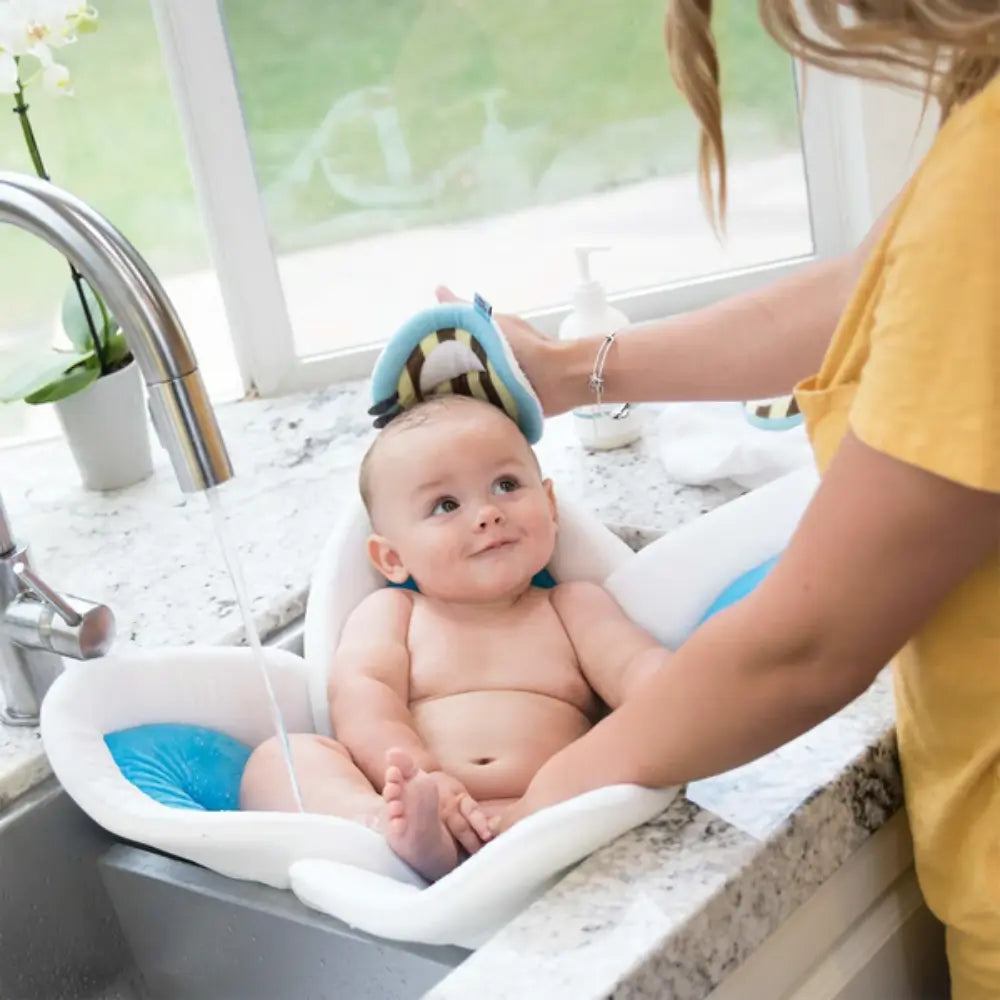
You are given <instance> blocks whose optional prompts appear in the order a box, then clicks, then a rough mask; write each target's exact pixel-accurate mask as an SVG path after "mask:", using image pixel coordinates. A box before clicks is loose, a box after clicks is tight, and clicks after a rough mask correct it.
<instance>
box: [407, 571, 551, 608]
mask: <svg viewBox="0 0 1000 1000" xmlns="http://www.w3.org/2000/svg"><path fill="white" fill-rule="evenodd" d="M534 576H535V574H534V573H523V572H518V573H502V572H498V573H495V574H493V578H492V579H487V580H483V579H481V578H477V577H476V576H473V577H464V578H463V577H462V576H461V575H457V574H456V576H455V577H453V578H452V579H450V580H449V581H448V582H447V583H443V584H442V585H441V586H436V585H435V584H434V582H431V583H429V584H428V583H426V582H425V583H423V584H420V592H421V593H422V594H424V596H426V597H432V598H434V599H435V600H439V601H447V602H449V603H450V604H495V603H497V602H498V601H503V600H506V599H508V598H511V597H516V596H518V595H520V594H523V593H524V592H525V591H526V590H528V589H529V588H530V587H531V581H532V580H533V579H534Z"/></svg>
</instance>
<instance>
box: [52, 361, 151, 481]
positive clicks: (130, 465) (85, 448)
mask: <svg viewBox="0 0 1000 1000" xmlns="http://www.w3.org/2000/svg"><path fill="white" fill-rule="evenodd" d="M53 405H54V406H55V408H56V414H57V416H58V417H59V422H60V423H61V424H62V428H63V431H64V432H65V434H66V440H67V441H68V442H69V447H70V451H72V452H73V458H74V459H76V464H77V467H78V468H79V470H80V475H81V477H82V478H83V485H84V486H85V487H86V488H87V489H88V490H116V489H120V488H122V487H123V486H131V485H132V484H133V483H138V482H140V481H141V480H143V479H145V478H147V477H148V476H149V475H150V474H151V473H152V471H153V459H152V456H151V455H150V450H149V426H148V419H147V417H146V401H145V394H144V391H143V384H142V376H141V374H140V372H139V366H138V365H137V364H136V363H135V362H134V361H133V362H131V363H130V364H128V365H126V366H125V367H124V368H120V369H119V370H118V371H116V372H113V373H112V374H111V375H105V376H104V377H103V378H99V379H97V381H96V382H91V384H90V385H88V386H87V388H86V389H84V390H83V391H82V392H77V393H74V394H73V395H72V396H67V397H66V398H65V399H60V400H58V401H57V402H56V403H54V404H53Z"/></svg>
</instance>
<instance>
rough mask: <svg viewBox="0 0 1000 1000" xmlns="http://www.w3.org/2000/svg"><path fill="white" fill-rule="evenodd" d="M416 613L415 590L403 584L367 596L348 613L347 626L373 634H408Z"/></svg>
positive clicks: (360, 631)
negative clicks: (414, 610)
mask: <svg viewBox="0 0 1000 1000" xmlns="http://www.w3.org/2000/svg"><path fill="white" fill-rule="evenodd" d="M412 614H413V593H412V591H409V590H405V589H404V588H402V587H380V588H379V589H378V590H376V591H373V592H372V593H370V594H368V595H367V596H366V597H364V598H363V599H362V600H361V601H360V602H359V603H358V605H357V607H356V608H355V609H354V610H353V611H352V612H351V614H350V615H349V616H348V619H347V622H346V624H345V629H347V628H349V629H351V630H352V631H357V632H359V633H363V632H365V631H367V630H370V632H369V634H371V635H402V636H405V635H406V630H407V627H408V625H409V622H410V616H411V615H412Z"/></svg>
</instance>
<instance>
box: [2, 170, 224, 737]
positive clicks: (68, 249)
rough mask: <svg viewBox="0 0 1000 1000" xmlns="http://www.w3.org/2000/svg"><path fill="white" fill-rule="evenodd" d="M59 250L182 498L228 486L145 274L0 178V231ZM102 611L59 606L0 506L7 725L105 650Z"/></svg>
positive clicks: (107, 229) (184, 355)
mask: <svg viewBox="0 0 1000 1000" xmlns="http://www.w3.org/2000/svg"><path fill="white" fill-rule="evenodd" d="M4 222H7V223H10V224H11V225H14V226H17V227H18V228H20V229H24V230H26V231H27V232H29V233H34V234H35V235H36V236H39V237H40V238H41V239H43V240H44V241H45V242H46V243H48V244H49V245H51V246H52V247H54V248H55V249H56V250H58V251H59V252H60V253H61V254H62V255H63V256H64V257H66V258H67V259H68V260H69V261H70V262H71V263H72V264H74V265H75V266H76V268H77V269H78V270H79V271H80V272H81V273H82V274H83V276H84V277H85V278H86V279H87V281H88V282H89V283H90V285H91V286H92V287H93V288H94V290H95V291H96V292H97V293H98V294H99V295H100V296H101V297H102V298H103V299H104V301H105V302H106V303H107V304H108V307H109V309H110V311H111V313H112V315H113V316H114V317H115V319H116V320H117V321H118V323H119V324H120V325H121V328H122V332H123V333H124V335H125V340H126V342H127V343H128V346H129V349H130V350H131V352H132V354H133V356H134V357H135V360H136V362H137V364H138V365H139V369H140V371H141V372H142V374H143V378H144V379H145V382H146V388H147V393H148V396H149V413H150V417H151V419H152V422H153V427H154V428H155V430H156V432H157V435H158V436H159V439H160V442H161V444H162V445H163V447H164V448H165V449H166V451H167V454H168V455H169V456H170V461H171V463H172V465H173V467H174V472H175V473H176V475H177V481H178V483H179V484H180V487H181V489H182V490H183V491H184V492H185V493H192V492H195V491H198V490H206V489H209V488H211V487H213V486H217V485H219V484H220V483H224V482H225V481H226V480H227V479H230V478H231V477H232V474H233V470H232V465H231V463H230V461H229V454H228V453H227V451H226V446H225V443H224V442H223V440H222V434H221V432H220V430H219V426H218V424H217V422H216V419H215V414H214V412H213V411H212V407H211V404H210V403H209V401H208V394H207V392H206V391H205V385H204V383H203V382H202V378H201V373H200V372H199V371H198V366H197V363H196V362H195V359H194V354H193V353H192V351H191V345H190V344H189V343H188V339H187V336H186V335H185V333H184V328H183V327H182V326H181V322H180V320H179V319H178V317H177V313H176V312H175V311H174V308H173V306H172V305H171V304H170V300H169V299H168V298H167V295H166V293H165V292H164V291H163V288H162V286H161V285H160V283H159V281H158V280H157V278H156V276H155V275H154V274H153V272H152V270H150V268H149V265H148V264H147V263H146V262H145V261H144V260H143V259H142V257H141V256H140V255H139V253H138V251H137V250H136V249H135V248H134V247H133V246H132V245H131V244H130V243H129V242H128V240H126V239H125V237H124V236H122V234H121V233H119V232H118V230H117V229H115V228H114V226H112V225H111V224H110V223H109V222H108V221H107V220H106V219H105V218H104V217H103V216H101V215H100V214H98V213H97V212H95V211H94V210H93V209H92V208H90V207H89V206H88V205H85V204H84V203H83V202H82V201H80V200H79V199H78V198H75V197H74V196H73V195H71V194H68V193H67V192H66V191H63V190H61V189H60V188H58V187H56V186H55V185H53V184H51V183H50V182H48V181H43V180H39V179H37V178H35V177H29V176H26V175H22V174H14V173H4V172H0V223H4ZM113 635H114V619H113V617H112V615H111V612H110V611H109V610H108V609H107V608H106V607H104V606H103V605H98V604H93V603H92V602H89V601H83V600H81V599H79V598H75V597H62V596H61V595H59V594H58V593H56V592H55V591H53V590H52V589H51V588H50V587H49V586H48V585H47V584H45V582H44V581H42V580H41V579H40V578H39V577H38V576H37V575H36V574H35V573H34V572H33V570H32V568H31V564H30V561H29V559H28V555H27V547H26V546H24V545H18V544H17V542H16V541H15V538H14V534H13V532H12V531H11V528H10V524H9V523H8V521H7V515H6V512H5V511H4V509H3V502H2V499H0V691H2V693H3V696H4V700H5V701H6V710H5V711H4V712H3V713H2V716H0V717H2V719H3V721H5V722H8V723H12V724H19V725H34V724H36V723H37V721H38V706H39V703H40V700H41V697H42V696H43V695H44V692H45V690H46V689H47V687H48V685H49V684H51V682H52V680H54V679H55V676H56V674H58V672H59V671H60V670H61V667H62V661H61V660H60V656H71V657H74V658H77V659H89V658H90V657H93V656H102V655H104V653H106V652H107V650H108V648H109V647H110V645H111V641H112V639H113Z"/></svg>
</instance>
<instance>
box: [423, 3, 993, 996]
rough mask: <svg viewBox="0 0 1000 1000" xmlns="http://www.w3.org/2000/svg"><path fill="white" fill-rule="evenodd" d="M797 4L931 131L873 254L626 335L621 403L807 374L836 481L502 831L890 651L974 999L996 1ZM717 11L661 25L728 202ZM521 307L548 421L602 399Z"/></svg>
mask: <svg viewBox="0 0 1000 1000" xmlns="http://www.w3.org/2000/svg"><path fill="white" fill-rule="evenodd" d="M797 6H798V4H797V3H796V2H795V0H761V2H760V13H761V17H762V18H763V21H764V23H765V25H766V27H767V29H768V30H769V32H770V33H771V34H772V35H773V36H774V37H775V39H776V40H777V41H778V42H779V43H780V44H782V45H783V46H784V47H785V48H786V49H788V50H789V51H790V52H791V53H793V54H794V55H796V56H798V57H800V58H802V59H803V60H805V61H807V62H811V63H816V64H820V65H822V66H825V67H828V68H831V69H834V70H841V71H844V72H848V73H854V74H856V75H861V76H876V77H879V78H892V77H895V76H898V77H899V78H900V79H901V80H905V81H912V80H913V79H914V75H915V72H919V73H920V74H922V76H923V79H924V81H925V82H926V86H927V88H928V92H929V94H930V95H931V96H932V97H933V98H935V99H936V100H937V101H939V102H940V104H941V109H942V112H943V117H944V123H943V125H942V128H941V130H940V133H939V135H938V137H937V140H936V142H935V144H934V146H933V148H932V149H931V151H930V152H929V154H928V155H927V157H926V159H925V160H924V162H923V164H922V165H921V167H920V168H919V170H918V172H917V174H916V175H915V177H914V178H913V180H912V181H911V182H910V184H909V185H908V186H907V188H906V189H905V191H904V192H903V193H902V194H901V196H900V197H899V199H898V200H897V202H896V204H895V205H893V206H892V207H891V208H890V210H889V211H888V212H887V213H886V215H885V217H883V219H881V220H879V223H878V224H877V225H876V226H875V228H874V229H873V231H872V233H871V234H870V235H869V237H868V238H867V239H866V240H865V242H864V244H863V245H862V246H861V247H859V248H858V250H857V251H855V252H852V253H849V254H847V255H846V256H844V257H842V258H840V259H838V260H833V261H825V262H821V263H817V264H814V265H813V266H812V267H811V268H808V269H806V270H803V271H802V272H800V273H799V274H797V275H795V276H794V277H791V278H788V279H786V280H783V281H781V282H779V283H777V284H776V285H774V286H773V287H771V288H768V289H766V290H763V291H758V292H753V293H750V294H747V295H743V296H740V297H738V298H735V299H733V300H731V301H728V302H722V303H719V304H718V305H715V306H712V307H710V308H708V309H705V310H702V311H700V312H697V313H694V314H690V315H687V316H679V317H676V318H673V319H670V320H667V321H665V322H662V323H658V324H654V325H652V326H648V327H644V328H642V329H637V330H635V331H633V332H628V331H626V332H624V333H623V334H622V335H621V336H619V337H617V339H615V340H614V343H613V346H612V348H611V351H610V354H609V356H608V358H607V363H606V365H605V368H604V378H605V389H604V398H605V399H607V400H618V401H623V400H632V401H642V400H679V399H689V400H691V399H735V400H739V399H748V398H760V397H765V396H772V395H778V394H781V393H784V392H787V391H788V390H789V388H790V387H792V386H793V385H795V386H796V393H797V396H798V399H799V402H800V406H801V408H802V410H803V412H804V415H805V419H806V424H807V429H808V431H809V434H810V438H811V440H812V443H813V447H814V449H815V452H816V457H817V461H818V464H819V466H820V468H821V470H822V471H823V479H822V483H821V486H820V488H819V490H818V491H817V494H816V496H815V497H814V499H813V502H812V503H811V505H810V506H809V508H808V510H807V511H806V513H805V515H804V517H803V519H802V522H801V524H800V526H799V528H798V531H797V532H796V534H795V536H794V538H793V539H792V541H791V543H790V544H789V546H788V548H787V550H786V551H785V553H784V554H783V556H782V558H781V560H780V561H779V563H778V564H777V565H776V567H775V568H774V570H773V571H772V572H771V574H770V575H769V576H768V577H767V579H766V580H765V581H764V582H763V583H762V584H761V585H760V586H759V587H758V588H757V590H755V591H754V592H753V593H752V594H751V595H750V596H748V597H747V598H745V599H744V600H742V601H740V602H739V603H737V604H735V605H733V606H731V607H730V608H729V609H728V610H726V611H725V612H723V613H721V614H719V615H717V616H715V617H714V618H712V619H711V620H710V621H709V622H708V623H707V624H705V625H704V626H703V627H702V628H700V629H699V630H698V631H697V632H696V633H695V635H693V636H692V637H691V639H690V640H689V641H688V642H686V643H685V644H684V645H683V646H682V647H681V648H680V649H679V650H678V651H677V652H676V654H675V655H674V656H673V657H672V659H671V660H670V663H669V665H668V666H667V667H665V668H664V669H663V670H662V671H661V672H660V673H659V674H657V675H656V676H654V677H653V678H651V679H650V680H649V681H648V683H647V684H646V685H645V687H644V689H643V690H642V692H641V693H640V696H638V697H636V698H634V699H632V700H631V701H629V702H627V703H626V704H624V705H623V706H621V707H620V708H619V709H618V710H616V711H615V712H613V713H612V714H611V715H609V716H608V717H607V718H606V719H605V720H604V721H603V722H601V723H600V724H599V725H598V726H596V727H595V728H594V729H593V730H591V731H590V732H589V733H588V734H586V735H585V736H584V737H582V738H581V739H580V740H579V741H578V742H576V743H575V744H573V745H572V746H570V747H569V748H567V749H566V750H565V751H563V752H562V753H560V754H559V755H557V756H556V757H555V758H553V759H552V760H551V761H550V762H549V763H548V764H547V765H545V766H544V767H543V768H542V769H541V771H540V772H539V774H538V776H537V777H536V779H535V780H534V781H533V782H532V784H531V786H530V788H529V790H528V792H527V794H526V795H525V797H524V799H522V800H521V802H520V803H519V804H518V805H517V806H515V807H514V809H513V810H512V812H511V813H510V815H509V816H507V817H505V819H504V826H509V825H510V824H511V823H513V822H516V821H517V820H518V819H519V818H521V817H522V816H524V815H527V814H528V813H530V812H534V811H536V810H537V809H539V808H542V807H544V806H546V805H550V804H552V803H553V802H554V801H557V800H558V799H559V798H565V797H567V796H568V795H571V794H579V793H582V792H585V791H588V790H590V789H592V788H595V787H598V786H601V785H606V784H611V783H614V782H621V781H638V782H640V783H642V784H645V785H649V786H660V785H673V784H678V783H682V782H686V781H690V780H693V779H696V778H700V777H704V776H707V775H711V774H714V773H717V772H719V771H722V770H725V769H727V768H731V767H734V766H736V765H739V764H742V763H744V762H746V761H749V760H751V759H753V758H755V757H757V756H759V755H761V754H764V753H766V752H768V751H770V750H772V749H773V748H775V747H777V746H779V745H780V744H782V743H784V742H786V741H788V740H790V739H792V738H793V737H795V736H797V735H798V734H800V733H802V732H804V731H805V730H807V729H809V728H810V727H812V726H814V725H815V724H816V723H818V722H820V721H821V720H822V719H824V718H826V717H827V716H829V715H831V714H832V713H834V712H836V711H837V710H838V709H840V708H842V707H843V706H844V705H845V704H847V703H848V702H849V701H851V700H852V699H853V698H855V697H856V696H857V695H858V694H860V693H861V692H862V691H864V690H865V688H867V687H868V685H869V684H870V683H871V682H872V680H873V679H874V678H875V676H876V674H877V673H878V672H879V670H880V669H881V668H882V667H883V666H884V665H885V664H886V663H887V662H889V661H890V659H892V658H893V657H896V659H895V663H894V668H895V691H896V714H897V729H898V737H899V749H900V757H901V761H902V768H903V778H904V787H905V793H906V801H907V807H908V812H909V818H910V824H911V827H912V830H913V838H914V846H915V852H916V866H917V873H918V876H919V879H920V883H921V886H922V889H923V892H924V895H925V897H926V899H927V901H928V904H929V905H930V907H931V908H932V910H933V911H934V912H935V913H936V914H937V915H938V916H939V917H940V919H941V920H942V921H943V922H944V923H945V924H946V925H947V940H948V954H949V962H950V967H951V974H952V984H953V986H952V988H953V996H954V997H955V998H956V1000H977V998H986V997H1000V77H998V76H997V69H998V66H1000V7H998V4H997V0H965V2H962V0H811V2H810V3H809V4H808V6H809V8H810V12H811V15H812V17H813V20H814V22H815V24H816V28H815V29H813V31H812V33H810V34H808V35H807V34H806V33H805V32H804V30H803V28H802V27H801V22H800V18H799V15H798V14H797V13H796V10H795V8H796V7H797ZM711 8H712V4H711V0H672V2H671V3H670V5H669V9H668V15H667V40H668V47H669V50H670V54H671V62H672V68H673V73H674V78H675V80H676V81H677V83H678V85H679V87H680V89H681V90H682V91H683V93H684V94H685V96H686V97H687V98H688V100H689V102H690V103H691V105H692V107H693V109H694V111H695V112H696V114H697V116H698V118H699V120H700V122H701V125H702V128H703V139H702V157H701V177H702V184H703V191H705V192H707V193H708V195H709V199H708V200H709V205H710V209H709V211H710V215H711V216H712V217H713V219H714V218H719V219H721V217H722V216H723V214H724V211H725V147H724V144H723V139H722V130H721V123H720V121H721V120H720V114H721V109H720V100H719V91H718V67H717V63H716V58H715V50H714V45H713V39H712V34H711V30H710V18H711ZM713 173H714V178H715V183H714V185H713V183H712V175H713ZM440 294H441V297H442V298H448V297H450V294H451V293H449V292H447V291H446V290H442V291H441V293H440ZM501 323H502V324H503V326H504V329H505V332H506V333H507V335H508V336H509V338H510V340H511V343H512V345H513V347H514V350H515V352H516V354H517V356H518V359H519V361H520V362H521V364H522V366H523V367H524V369H525V371H526V373H527V375H528V377H529V378H530V379H531V381H532V382H533V384H534V386H535V388H536V390H537V391H538V393H539V395H540V397H541V399H542V402H543V404H544V405H545V407H546V410H547V411H548V412H549V413H558V412H561V411H563V410H567V409H569V408H571V407H573V406H577V405H581V404H586V403H587V402H592V401H593V396H592V393H591V390H590V388H589V386H588V376H589V375H590V373H591V371H592V368H593V366H594V362H595V357H596V355H597V351H598V347H599V346H600V341H599V340H597V339H594V340H590V341H576V342H569V343H559V342H552V341H549V340H547V339H545V338H543V337H541V336H540V335H539V334H537V333H536V332H535V331H533V330H532V328H531V327H530V326H528V325H527V324H526V323H524V322H523V321H521V320H518V319H516V318H514V317H501ZM897 653H898V656H897ZM556 790H558V791H556Z"/></svg>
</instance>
